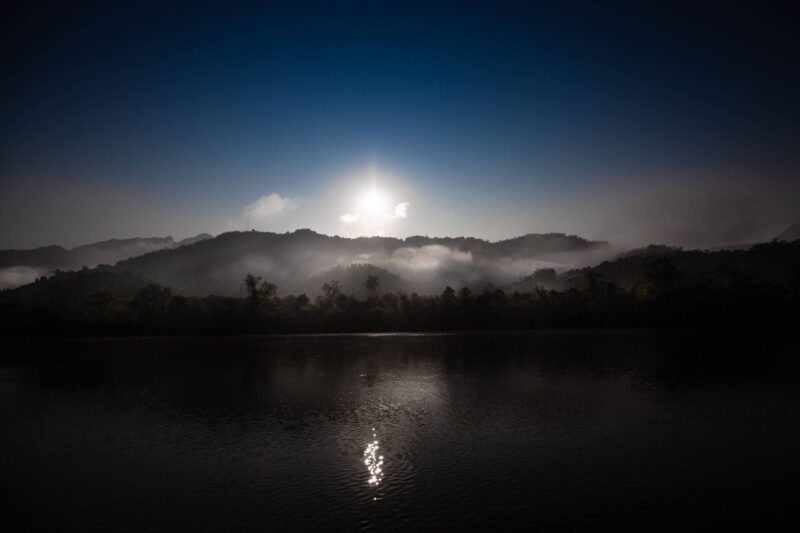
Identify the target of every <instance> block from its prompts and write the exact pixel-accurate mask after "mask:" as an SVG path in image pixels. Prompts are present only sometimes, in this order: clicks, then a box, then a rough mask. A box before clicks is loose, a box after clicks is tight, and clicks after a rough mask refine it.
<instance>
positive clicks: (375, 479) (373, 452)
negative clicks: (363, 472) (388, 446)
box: [364, 428, 383, 486]
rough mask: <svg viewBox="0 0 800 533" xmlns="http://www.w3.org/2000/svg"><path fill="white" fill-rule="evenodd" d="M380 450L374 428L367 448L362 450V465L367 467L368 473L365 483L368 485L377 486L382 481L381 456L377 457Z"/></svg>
mask: <svg viewBox="0 0 800 533" xmlns="http://www.w3.org/2000/svg"><path fill="white" fill-rule="evenodd" d="M380 448H381V447H380V444H378V435H377V434H376V433H375V428H372V442H370V443H369V444H367V448H366V449H365V450H364V464H365V465H367V472H369V479H368V480H367V482H368V483H369V484H370V485H376V486H377V485H380V483H381V481H383V455H378V450H380Z"/></svg>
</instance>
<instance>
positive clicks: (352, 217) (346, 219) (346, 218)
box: [339, 213, 366, 226]
mask: <svg viewBox="0 0 800 533" xmlns="http://www.w3.org/2000/svg"><path fill="white" fill-rule="evenodd" d="M339 222H341V223H342V224H347V225H348V226H350V225H352V224H357V223H359V222H366V218H364V215H362V214H360V213H345V214H344V215H342V216H340V217H339Z"/></svg>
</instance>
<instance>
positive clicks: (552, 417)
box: [0, 331, 800, 531]
mask: <svg viewBox="0 0 800 533" xmlns="http://www.w3.org/2000/svg"><path fill="white" fill-rule="evenodd" d="M799 340H800V335H798V334H796V333H791V332H786V331H779V332H775V331H767V332H764V331H762V332H705V333H699V332H694V333H686V332H642V331H640V332H630V331H627V332H624V331H623V332H540V333H528V334H490V335H420V336H319V337H276V338H269V337H247V338H213V339H208V338H172V339H128V340H84V341H58V342H36V343H30V342H27V343H26V342H5V343H4V344H3V355H2V356H0V489H2V498H0V506H2V507H0V509H1V510H2V520H3V521H4V523H5V524H6V525H9V524H10V525H11V529H19V530H25V529H28V530H42V529H46V530H59V531H65V530H98V529H101V530H117V531H119V530H130V531H134V530H137V531H141V530H152V529H189V528H190V529H192V530H227V529H236V528H238V529H252V530H262V531H271V530H275V529H277V528H286V529H292V530H301V529H319V530H323V529H344V530H353V529H375V530H401V529H410V528H415V529H423V530H432V529H437V530H441V529H462V528H471V529H500V528H506V529H525V528H530V527H534V528H545V529H548V528H549V529H561V528H573V527H578V528H591V527H597V526H602V525H605V526H609V525H610V526H616V527H647V528H650V529H653V528H671V527H689V528H695V529H697V528H703V527H713V526H739V527H741V526H749V527H753V528H755V527H764V526H770V525H772V526H776V525H777V526H787V527H788V526H790V525H792V524H793V523H795V522H796V520H797V519H798V518H800V502H799V501H798V496H797V494H798V492H799V490H798V481H800V357H799V356H800V350H799V349H798V346H800V343H798V341H799Z"/></svg>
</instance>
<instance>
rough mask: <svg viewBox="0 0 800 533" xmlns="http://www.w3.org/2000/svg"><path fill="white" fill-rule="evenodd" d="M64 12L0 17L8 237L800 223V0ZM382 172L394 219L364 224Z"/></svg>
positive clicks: (3, 239) (699, 238)
mask: <svg viewBox="0 0 800 533" xmlns="http://www.w3.org/2000/svg"><path fill="white" fill-rule="evenodd" d="M72 4H73V3H58V2H42V3H31V2H25V3H23V4H22V5H21V6H20V7H17V8H14V9H12V10H11V12H10V13H9V16H8V17H7V18H5V19H4V20H3V22H2V25H3V39H4V43H3V62H2V108H0V109H1V112H2V115H1V117H0V118H2V126H0V128H1V129H0V179H2V185H1V187H2V193H3V194H2V196H3V200H2V205H1V206H0V207H2V210H3V213H2V215H0V217H1V218H0V221H1V222H2V233H0V247H11V246H15V247H26V246H33V245H40V244H46V243H54V242H55V243H62V244H68V245H72V244H77V243H82V242H87V241H91V240H97V239H101V238H108V237H114V236H116V237H125V236H133V235H144V234H148V235H149V234H158V235H166V234H173V235H175V236H176V237H182V236H187V235H189V234H193V233H199V232H201V231H210V232H212V233H217V232H220V231H225V230H227V229H242V228H243V227H246V224H247V216H248V214H249V215H250V219H251V220H250V224H251V226H254V227H256V228H258V229H264V230H277V231H284V230H291V229H295V228H297V227H311V228H313V229H317V230H318V231H322V232H326V233H340V234H345V235H349V234H361V233H375V232H377V231H382V232H384V233H387V234H394V235H399V236H405V235H409V234H416V233H422V234H429V235H441V234H451V235H452V234H472V235H477V236H482V237H489V238H502V237H509V236H513V235H517V234H522V233H527V232H533V231H568V232H576V233H580V234H583V235H586V236H590V237H601V238H609V239H612V240H618V241H624V242H642V241H649V240H656V241H661V242H670V243H675V244H687V245H695V244H711V243H714V242H719V241H728V240H731V239H733V240H742V239H752V238H761V237H766V236H769V234H770V232H773V231H775V230H776V229H779V228H780V227H782V226H783V225H784V224H788V223H790V222H793V221H794V220H795V219H797V218H800V210H798V208H797V206H796V205H795V204H797V203H798V202H792V201H790V198H791V194H793V193H794V192H796V191H797V185H798V173H797V170H798V168H800V166H799V165H798V164H799V163H800V150H798V139H800V136H799V135H798V134H800V125H799V124H800V123H799V122H798V118H800V113H799V111H800V98H798V94H800V92H798V90H799V89H800V74H798V71H799V70H800V69H798V68H797V65H798V64H800V61H798V60H799V59H800V46H799V42H798V37H797V32H796V31H794V30H795V29H796V26H797V19H796V18H795V17H793V16H792V14H791V13H789V12H779V11H774V10H771V11H768V10H764V9H763V8H758V6H757V5H756V4H755V3H753V4H751V5H750V6H747V5H737V4H722V3H719V4H709V5H706V6H704V7H702V8H699V7H697V5H695V3H686V4H681V3H675V2H670V3H664V4H661V5H656V4H651V3H647V4H648V5H647V6H644V5H642V4H645V3H629V4H624V3H603V4H600V3H598V2H558V3H535V2H527V3H524V4H520V5H513V4H510V3H506V4H504V5H497V4H499V3H497V2H485V3H467V2H458V3H433V2H425V3H420V4H413V3H411V2H397V3H391V2H356V3H341V2H325V3H319V4H317V3H309V2H281V3H274V4H261V5H259V4H257V3H253V4H247V3H237V4H235V5H233V4H231V3H226V4H225V5H224V6H223V5H222V3H220V4H219V5H213V4H210V3H209V4H205V3H201V2H191V3H185V4H180V3H178V4H172V5H171V6H170V7H165V6H166V3H160V2H153V3H147V2H130V3H122V2H119V3H117V2H106V3H101V4H97V5H95V4H90V3H84V4H81V5H79V6H75V5H72ZM123 4H124V5H123ZM373 178H374V179H375V181H376V183H377V185H376V186H377V187H378V189H380V191H381V194H382V195H383V197H385V199H386V206H387V211H386V214H385V216H384V214H383V213H381V216H380V219H381V221H380V222H375V223H369V224H361V221H360V220H361V219H359V218H358V217H361V216H362V215H364V216H366V214H367V213H362V211H364V208H365V206H364V205H363V202H360V201H359V198H360V196H361V194H362V192H363V191H365V190H368V188H369V187H370V186H371V185H370V183H371V180H372V179H373ZM790 193H791V194H790ZM270 195H273V196H270ZM259 199H261V200H260V201H259ZM403 202H407V207H406V211H405V212H406V215H407V216H405V217H399V216H395V212H394V210H393V209H392V206H395V205H399V204H400V203H403ZM248 206H250V208H249V210H248V209H247V207H248ZM346 214H350V215H352V216H353V217H354V218H352V219H343V218H342V216H343V215H346ZM372 214H373V215H376V213H372ZM343 220H349V221H351V222H352V221H356V222H353V223H351V224H346V223H344V222H343ZM384 220H385V222H384ZM373 222H374V221H373ZM384 226H385V227H384Z"/></svg>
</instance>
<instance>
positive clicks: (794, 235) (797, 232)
mask: <svg viewBox="0 0 800 533" xmlns="http://www.w3.org/2000/svg"><path fill="white" fill-rule="evenodd" d="M798 239H800V222H798V223H796V224H792V225H791V226H789V227H788V228H786V229H785V230H783V231H782V232H780V233H779V234H778V235H776V236H775V240H776V241H786V242H794V241H796V240H798ZM753 245H754V243H744V244H725V245H718V246H711V247H710V248H709V250H712V251H717V250H747V249H749V248H751V247H752V246H753Z"/></svg>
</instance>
